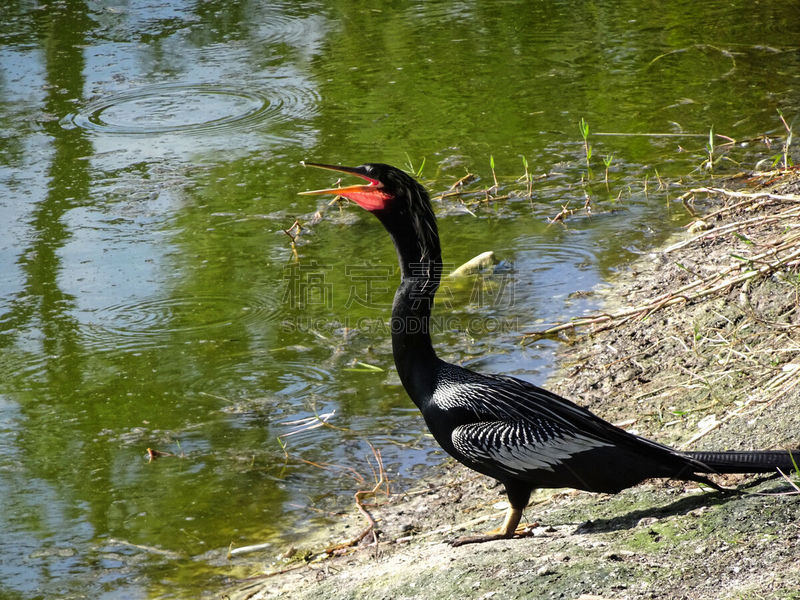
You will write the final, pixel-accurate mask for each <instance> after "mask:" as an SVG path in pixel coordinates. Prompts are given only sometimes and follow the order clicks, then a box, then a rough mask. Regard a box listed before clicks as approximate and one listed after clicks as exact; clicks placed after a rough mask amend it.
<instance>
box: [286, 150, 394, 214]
mask: <svg viewBox="0 0 800 600" xmlns="http://www.w3.org/2000/svg"><path fill="white" fill-rule="evenodd" d="M300 164H301V165H303V166H304V167H316V168H317V169H326V170H328V171H336V172H337V173H347V174H349V175H355V176H356V177H360V178H361V179H363V180H364V181H366V182H367V183H366V184H363V183H361V184H356V185H348V186H345V187H335V188H325V189H322V190H309V191H307V192H298V193H299V194H300V195H301V196H315V195H320V194H331V195H333V196H342V197H343V198H347V199H348V200H352V201H353V202H355V203H356V204H358V205H359V206H361V207H362V208H364V209H366V210H370V211H372V210H379V209H382V208H385V207H386V203H387V202H388V201H389V200H391V198H392V196H391V195H390V194H387V193H386V192H385V191H383V184H382V183H381V182H380V181H378V180H377V179H373V178H372V177H368V176H367V175H365V174H364V172H363V168H362V167H340V166H336V165H326V164H322V163H312V162H305V161H303V162H301V163H300Z"/></svg>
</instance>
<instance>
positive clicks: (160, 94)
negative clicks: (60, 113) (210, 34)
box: [62, 78, 317, 135]
mask: <svg viewBox="0 0 800 600" xmlns="http://www.w3.org/2000/svg"><path fill="white" fill-rule="evenodd" d="M270 83H271V86H270V87H269V89H267V90H266V91H263V92H262V91H252V90H241V89H234V88H231V87H226V86H221V85H212V84H163V85H154V86H148V87H143V88H139V89H136V90H130V91H127V92H123V93H120V94H115V95H113V96H109V97H107V98H102V99H100V100H97V101H95V102H92V103H90V104H88V105H87V106H85V107H84V108H83V109H82V110H80V111H79V112H77V113H74V114H71V115H67V116H66V117H65V118H64V119H63V121H62V124H64V125H65V126H68V127H69V126H75V127H81V128H83V129H87V130H90V131H96V132H100V133H109V134H119V135H154V134H166V133H191V134H199V133H219V132H222V131H225V130H228V129H232V128H243V127H252V126H254V125H256V124H262V123H269V124H277V123H284V122H287V121H290V120H292V119H298V118H307V117H308V116H310V115H312V114H313V113H314V111H315V110H316V100H317V96H316V95H315V94H314V93H313V92H310V91H309V90H308V89H304V88H302V87H299V86H297V85H296V83H295V82H294V81H293V80H291V79H289V78H275V79H273V80H271V82H270Z"/></svg>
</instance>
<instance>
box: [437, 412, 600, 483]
mask: <svg viewBox="0 0 800 600" xmlns="http://www.w3.org/2000/svg"><path fill="white" fill-rule="evenodd" d="M451 438H452V441H453V446H454V447H455V449H456V450H457V451H458V452H460V453H461V454H463V455H464V456H465V457H467V458H468V459H470V460H471V461H472V462H475V463H483V464H491V465H492V466H493V467H496V468H499V469H501V470H503V471H505V472H507V473H509V474H511V475H517V476H519V475H524V474H530V473H531V472H533V471H538V470H545V471H554V470H555V469H556V468H557V467H558V466H559V465H561V464H562V463H563V462H565V461H566V460H568V459H569V458H571V457H572V456H574V455H575V454H578V453H580V452H584V451H587V450H592V449H594V448H599V447H601V446H608V445H610V444H609V443H608V442H604V441H602V440H599V439H597V438H593V437H590V436H586V435H583V434H581V433H579V432H576V431H562V430H559V429H557V428H556V427H555V426H554V425H553V423H551V422H547V421H545V420H542V421H540V422H538V423H537V422H535V421H532V420H526V421H514V422H508V421H481V422H478V423H470V424H467V425H460V426H458V427H456V428H455V429H454V430H453V432H452V434H451Z"/></svg>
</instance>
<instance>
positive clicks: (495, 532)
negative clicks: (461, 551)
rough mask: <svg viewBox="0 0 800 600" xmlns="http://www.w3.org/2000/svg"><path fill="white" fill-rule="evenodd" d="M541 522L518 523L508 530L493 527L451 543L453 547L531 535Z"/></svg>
mask: <svg viewBox="0 0 800 600" xmlns="http://www.w3.org/2000/svg"><path fill="white" fill-rule="evenodd" d="M538 526H539V523H525V524H524V525H518V526H517V527H516V528H515V529H514V530H513V531H510V532H506V531H504V530H503V527H498V528H497V529H492V530H491V531H487V532H486V533H484V534H480V535H467V536H464V537H460V538H456V539H454V540H453V541H452V542H450V545H451V546H453V547H458V546H464V545H466V544H481V543H483V542H493V541H494V540H507V539H509V538H513V537H526V536H529V535H530V534H531V533H532V532H533V529H534V527H538Z"/></svg>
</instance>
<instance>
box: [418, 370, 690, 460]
mask: <svg viewBox="0 0 800 600" xmlns="http://www.w3.org/2000/svg"><path fill="white" fill-rule="evenodd" d="M453 375H454V376H451V377H448V378H447V381H444V382H440V384H439V386H437V391H436V393H435V394H434V402H435V403H436V405H437V406H438V407H439V408H440V409H443V410H445V411H448V410H458V411H468V412H469V413H470V417H471V418H467V419H464V421H463V422H462V425H461V426H460V427H457V428H456V429H455V430H454V431H453V433H452V436H451V437H452V439H453V443H454V445H455V446H456V448H459V445H460V446H461V448H466V444H467V443H468V441H469V443H472V444H474V448H475V450H474V451H475V452H480V453H482V454H483V455H484V456H485V457H489V458H491V459H492V460H496V461H498V462H501V463H502V464H507V465H511V467H510V468H519V467H520V466H521V465H522V464H528V463H529V464H531V465H541V464H546V465H551V466H552V465H553V464H555V463H557V462H561V461H562V460H565V459H566V458H568V457H569V456H571V455H574V454H577V453H578V452H581V451H584V450H589V449H592V448H599V447H603V446H617V445H622V446H630V445H635V446H636V447H638V448H639V450H640V451H643V452H648V451H651V452H653V453H655V454H659V455H660V454H661V453H663V452H665V451H666V452H668V453H670V454H674V453H675V451H674V450H673V449H672V448H669V447H667V446H663V445H662V444H659V443H657V442H653V441H651V440H648V439H646V438H641V437H638V436H636V435H633V434H631V433H628V432H626V431H625V430H623V429H620V428H619V427H616V426H614V425H612V424H611V423H608V422H607V421H604V420H603V419H601V418H600V417H598V416H597V415H595V414H593V413H592V412H590V411H589V410H587V409H585V408H583V407H581V406H578V405H577V404H574V403H572V402H570V401H569V400H566V399H564V398H561V397H560V396H558V395H557V394H554V393H552V392H549V391H547V390H545V389H542V388H539V387H537V386H535V385H533V384H532V383H529V382H527V381H523V380H521V379H517V378H515V377H506V376H500V375H479V374H477V373H474V372H472V371H467V370H462V369H459V371H457V372H456V373H454V374H453ZM456 438H459V439H456ZM501 442H502V443H501ZM512 442H513V443H512ZM459 451H461V450H459ZM534 468H537V469H538V468H545V467H542V466H535V467H534Z"/></svg>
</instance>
